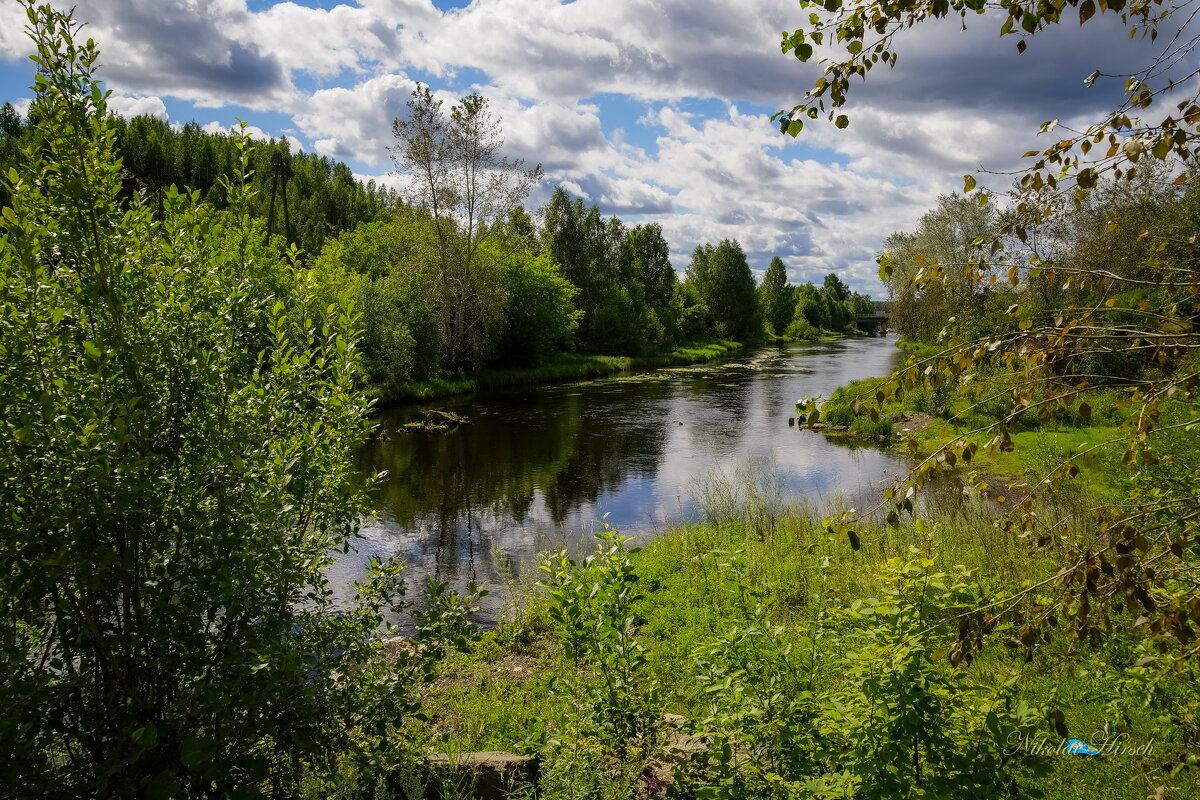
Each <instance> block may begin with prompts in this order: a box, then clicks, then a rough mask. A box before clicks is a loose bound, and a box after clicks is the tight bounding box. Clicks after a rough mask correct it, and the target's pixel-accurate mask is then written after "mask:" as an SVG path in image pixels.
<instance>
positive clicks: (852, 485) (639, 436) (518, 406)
mask: <svg viewBox="0 0 1200 800" xmlns="http://www.w3.org/2000/svg"><path fill="white" fill-rule="evenodd" d="M894 344H895V342H894V339H892V338H891V337H886V338H879V337H870V338H856V339H844V340H837V341H829V342H814V343H793V344H789V345H786V346H782V347H778V348H775V347H772V348H766V349H762V350H757V351H753V352H750V353H746V354H743V355H741V356H738V357H734V358H730V359H727V360H724V361H720V362H716V363H710V364H699V365H694V366H688V367H676V368H669V369H661V370H656V371H653V372H647V373H638V374H630V375H620V376H613V377H610V378H603V379H599V380H591V381H586V382H582V383H569V384H555V385H550V386H533V387H520V388H513V389H508V390H497V391H489V392H481V393H478V394H475V395H470V396H465V397H459V398H450V399H446V400H441V401H436V402H435V403H433V404H430V405H427V406H405V407H400V408H394V409H389V410H388V411H386V412H384V413H383V414H382V415H381V417H380V424H381V430H382V432H383V434H384V436H383V437H382V438H381V440H379V441H371V442H368V443H367V444H365V445H364V447H363V449H362V451H361V453H360V456H359V467H360V469H361V471H362V472H363V473H364V474H369V473H372V472H377V471H381V470H386V471H387V473H388V474H387V477H386V478H385V479H384V480H383V481H381V482H380V483H379V484H378V486H377V488H376V490H375V491H374V493H373V499H374V505H375V508H376V513H375V516H374V518H372V519H368V520H365V521H364V525H363V531H362V533H363V539H362V540H360V541H358V542H357V543H356V546H355V550H354V551H353V552H351V553H350V554H348V555H346V556H343V557H342V558H341V559H340V560H339V562H338V563H337V564H336V565H335V567H334V569H333V571H332V573H331V575H330V577H331V580H332V582H333V585H334V588H335V590H336V591H338V593H339V594H342V593H346V594H348V592H349V590H348V587H349V585H350V583H351V582H352V581H353V579H355V578H357V577H359V576H361V574H362V571H363V569H364V565H365V564H366V562H367V560H368V559H369V558H370V556H372V555H379V556H391V555H397V556H399V557H400V558H401V559H402V560H403V561H404V562H405V563H406V564H407V565H408V567H407V569H406V571H405V574H406V575H407V576H408V578H409V580H410V585H411V582H412V581H413V580H414V579H416V580H417V581H420V580H422V579H423V578H424V577H426V576H433V577H437V578H438V579H440V580H444V581H447V582H448V583H449V584H450V585H451V586H452V587H455V588H462V587H464V586H465V585H466V584H467V582H468V581H477V582H478V583H480V584H482V585H484V586H485V587H486V588H488V589H489V590H491V595H490V596H489V597H487V598H485V601H484V604H483V607H482V608H481V611H480V618H479V621H480V622H482V623H484V624H488V623H491V622H494V620H495V617H496V614H497V613H498V610H499V608H500V606H501V604H502V601H503V597H504V594H505V587H506V585H507V583H508V582H509V581H511V580H514V579H515V580H521V579H523V578H526V577H529V576H531V575H532V573H533V571H534V569H535V567H536V564H537V561H538V555H539V553H542V552H545V551H547V550H557V549H559V548H562V547H567V548H568V549H570V550H572V551H577V550H578V549H579V548H580V546H581V544H582V546H584V547H589V546H590V545H589V544H588V542H589V541H590V539H591V535H592V533H593V532H594V530H595V529H596V527H597V522H596V521H597V520H599V519H600V518H601V517H602V516H603V515H606V514H607V517H606V519H607V522H608V523H609V524H610V525H612V526H613V527H616V528H619V529H620V530H621V531H622V532H625V533H629V534H633V535H635V536H638V537H639V538H645V537H648V536H650V535H652V533H653V532H654V531H656V530H660V529H661V528H662V527H663V526H664V525H665V524H668V523H670V522H673V521H676V520H680V519H687V518H696V517H699V516H701V515H702V514H703V512H704V509H705V508H707V507H710V506H709V505H706V502H705V498H711V497H712V496H713V487H717V486H721V485H728V484H729V483H730V482H732V483H734V484H737V483H744V482H745V481H753V482H756V483H757V484H759V485H760V486H770V487H771V489H772V491H773V492H774V493H775V494H776V495H777V496H778V497H779V498H780V499H781V500H782V501H783V502H808V503H810V504H812V505H814V506H817V507H818V508H821V507H831V506H835V505H837V504H838V503H843V504H845V505H846V506H847V507H855V506H857V507H860V508H861V507H863V506H862V504H864V503H869V502H870V501H871V500H872V499H873V498H877V497H878V492H879V491H880V489H881V487H882V485H883V484H884V483H885V482H887V481H888V480H889V478H895V477H896V476H897V475H899V474H901V473H902V472H903V470H904V468H905V462H904V460H903V458H902V457H901V456H900V455H899V454H898V453H896V452H894V451H889V450H887V449H884V448H882V447H879V446H874V445H870V444H866V443H863V442H858V441H851V440H846V439H835V438H827V437H825V436H824V435H822V434H820V433H816V432H813V431H809V430H806V429H799V428H789V427H788V424H787V420H788V417H789V416H791V415H793V414H794V406H795V403H796V401H797V400H798V399H799V398H801V397H803V396H805V395H810V396H812V395H824V396H826V397H828V396H829V394H830V393H831V392H832V391H833V390H834V389H835V388H836V387H838V386H839V385H841V384H844V383H847V382H848V381H851V380H855V379H859V378H866V377H873V376H880V375H886V374H888V373H889V372H890V371H891V369H892V366H893V365H894V364H895V362H896V359H897V356H898V351H897V350H896V349H895V346H894ZM430 408H437V409H441V410H446V411H453V412H455V413H457V414H459V415H461V416H463V417H465V418H467V420H468V423H467V424H465V425H462V426H461V427H459V428H458V429H457V430H454V431H452V432H449V433H434V432H425V431H421V432H415V433H410V432H405V431H404V430H402V426H403V424H404V423H406V422H410V421H413V420H419V419H421V418H423V415H424V412H425V410H427V409H430ZM722 475H723V476H724V477H725V479H726V480H725V481H724V482H722V480H721V476H722ZM708 502H709V503H711V500H709V501H708Z"/></svg>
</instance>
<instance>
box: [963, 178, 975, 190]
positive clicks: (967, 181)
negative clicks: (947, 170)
mask: <svg viewBox="0 0 1200 800" xmlns="http://www.w3.org/2000/svg"><path fill="white" fill-rule="evenodd" d="M973 191H975V176H974V175H963V193H964V194H970V193H971V192H973Z"/></svg>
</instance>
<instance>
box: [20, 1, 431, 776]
mask: <svg viewBox="0 0 1200 800" xmlns="http://www.w3.org/2000/svg"><path fill="white" fill-rule="evenodd" d="M27 9H28V11H29V20H30V23H29V28H28V30H29V32H30V35H31V37H32V39H33V41H34V43H35V45H36V48H37V52H36V60H37V63H38V65H39V68H40V70H39V75H38V76H37V82H36V86H35V89H36V99H35V100H34V106H33V108H34V109H35V110H36V113H35V114H34V115H33V117H34V119H35V120H36V122H35V123H34V125H36V127H37V129H38V130H37V133H38V135H39V136H40V137H42V141H43V146H42V147H41V148H40V150H39V152H37V153H36V154H34V157H33V159H32V160H31V161H30V162H28V163H25V164H23V165H22V167H21V168H20V170H19V171H18V174H17V181H16V183H15V185H10V186H9V188H10V190H11V192H12V204H11V206H10V207H6V208H5V209H4V214H3V218H2V219H3V223H2V224H3V236H0V372H2V374H3V375H4V380H3V382H0V514H2V515H3V518H4V532H3V536H0V558H2V559H3V563H4V564H5V565H6V566H5V569H4V571H3V573H2V574H0V672H2V673H3V675H4V680H3V681H0V707H2V708H3V709H4V713H3V714H2V715H0V747H2V748H3V751H4V758H3V759H0V782H2V783H3V786H4V787H5V789H4V792H5V794H11V795H13V796H20V797H27V796H53V797H82V796H94V797H114V798H134V797H137V798H141V797H146V796H149V797H155V796H158V797H171V796H174V797H184V796H186V797H200V796H221V797H226V796H258V795H260V794H261V792H262V790H263V789H264V787H271V786H274V787H275V791H276V792H277V793H279V794H281V795H285V794H289V793H290V791H291V790H292V789H294V788H295V778H296V764H297V759H299V758H300V757H301V756H303V757H304V758H306V759H308V760H309V761H311V762H314V763H316V762H319V761H321V760H322V759H324V758H325V756H326V755H327V754H328V752H329V750H328V746H327V743H328V742H330V741H347V738H348V736H349V734H348V731H349V729H350V728H352V727H357V726H360V725H361V724H362V722H363V720H364V717H365V715H368V714H375V713H376V712H378V716H377V717H376V719H387V718H390V719H393V720H395V721H397V722H398V721H400V720H402V719H403V716H404V713H405V711H406V710H407V709H410V708H411V706H410V705H409V704H410V703H411V701H412V695H411V694H410V693H409V692H408V691H407V688H406V684H404V682H403V681H402V680H399V679H398V677H397V675H396V674H395V673H392V672H389V671H388V670H382V671H381V668H379V667H376V666H374V665H375V664H376V662H375V661H373V660H372V659H373V657H374V655H375V654H376V653H377V652H378V644H377V642H376V638H375V637H376V635H377V632H378V626H379V625H380V624H381V621H382V612H383V610H384V608H385V606H392V607H395V606H396V599H395V598H396V595H395V591H396V589H397V588H398V587H397V585H396V580H395V578H396V572H397V570H396V568H394V567H392V568H386V569H383V570H381V571H378V572H377V573H376V575H375V576H374V578H372V579H371V581H369V582H368V583H366V584H363V585H362V586H360V587H359V595H358V599H357V601H354V602H351V603H349V604H348V605H345V606H343V609H342V613H335V603H334V599H333V597H332V596H331V592H330V589H329V586H328V584H327V582H326V579H325V577H324V572H323V571H324V569H325V568H326V567H327V566H328V565H329V564H330V563H331V560H332V556H331V553H332V552H334V551H335V550H336V549H338V548H343V547H345V546H346V545H347V543H348V540H349V538H350V536H351V535H353V534H354V532H355V530H356V526H357V519H358V512H359V509H360V508H361V504H360V497H359V492H358V490H356V489H355V488H354V482H352V481H351V480H350V478H351V470H352V457H353V454H354V452H355V449H356V447H357V445H358V443H359V441H360V438H361V436H362V434H363V433H364V431H365V428H366V424H365V413H366V411H367V407H366V403H365V401H364V400H363V399H362V398H361V396H360V395H359V394H357V393H356V392H355V390H354V376H355V370H356V358H355V340H354V335H353V324H352V316H351V314H352V311H350V310H338V309H328V308H327V307H326V306H325V305H323V304H320V303H318V302H315V301H314V297H315V295H314V287H313V286H312V284H311V281H310V278H309V276H308V273H307V272H305V271H304V270H300V269H297V268H296V266H295V264H294V262H293V261H291V260H285V259H282V258H281V257H280V254H279V252H278V250H276V249H273V248H268V247H265V246H263V244H262V228H261V227H260V226H259V225H257V224H255V223H254V221H253V219H252V217H251V216H250V213H249V211H248V206H249V202H250V197H249V194H248V190H247V189H246V187H244V186H240V185H231V186H229V187H228V196H229V200H230V204H231V205H230V210H229V212H227V213H214V212H213V211H212V210H211V209H208V208H205V207H202V206H198V194H183V193H179V192H176V191H174V190H168V191H167V192H165V193H164V196H163V198H162V210H161V218H160V219H156V212H157V210H156V209H151V208H150V207H148V206H147V205H145V204H143V203H140V202H136V201H135V202H133V203H132V204H131V205H129V206H128V207H127V208H124V207H122V204H121V202H120V200H119V196H120V191H121V164H120V161H119V159H118V158H117V154H116V150H115V143H114V135H115V133H114V128H113V125H112V123H111V120H110V119H109V118H108V115H107V114H106V96H107V95H106V93H105V92H104V91H103V90H102V88H101V87H100V85H99V84H98V83H97V82H96V81H95V79H94V77H93V70H94V68H95V65H96V63H97V59H98V53H97V50H96V49H95V47H94V46H93V44H92V42H91V41H88V42H87V43H86V44H80V43H78V41H77V39H76V35H77V31H78V25H77V24H76V23H74V22H73V21H72V20H71V19H70V18H69V17H68V16H65V15H62V14H59V13H57V12H54V11H53V10H52V9H51V8H50V7H49V6H44V7H41V8H36V9H35V8H34V7H33V6H32V5H31V4H30V5H27ZM232 142H233V145H234V147H235V148H236V150H237V152H238V153H239V154H241V155H242V156H243V158H242V160H241V164H242V167H243V169H244V168H245V167H246V165H247V163H248V149H249V144H248V140H247V139H246V138H245V137H244V136H242V137H235V138H234V139H233V140H232ZM373 642H375V643H373ZM339 653H340V654H339ZM335 667H336V673H337V675H338V677H337V678H336V679H334V677H333V673H334V670H335ZM380 685H386V686H387V687H388V689H387V691H386V692H374V691H372V687H373V686H380ZM379 733H380V730H379V729H375V730H372V731H371V732H370V735H368V734H367V733H366V732H365V729H362V728H358V733H356V734H355V735H354V736H353V737H349V738H351V739H358V737H359V736H360V735H361V736H364V737H366V738H364V739H363V740H362V741H364V742H368V741H369V742H372V743H374V744H375V745H378V744H379V743H380V742H381V741H382V739H381V738H380V737H379ZM289 787H291V788H290V789H289Z"/></svg>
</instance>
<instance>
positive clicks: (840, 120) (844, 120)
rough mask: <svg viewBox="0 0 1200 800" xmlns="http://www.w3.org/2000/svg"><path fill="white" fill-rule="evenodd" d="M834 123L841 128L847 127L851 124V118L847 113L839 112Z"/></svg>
mask: <svg viewBox="0 0 1200 800" xmlns="http://www.w3.org/2000/svg"><path fill="white" fill-rule="evenodd" d="M833 124H834V125H836V126H837V127H839V128H845V127H847V126H848V125H849V124H850V118H849V117H847V116H846V115H845V114H838V116H837V119H835V120H834V121H833Z"/></svg>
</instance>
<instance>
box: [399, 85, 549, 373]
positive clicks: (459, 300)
mask: <svg viewBox="0 0 1200 800" xmlns="http://www.w3.org/2000/svg"><path fill="white" fill-rule="evenodd" d="M408 110H409V116H408V119H397V120H395V122H394V124H393V126H392V129H393V133H394V134H395V136H396V139H397V143H396V145H395V146H393V148H392V158H393V160H394V161H395V162H396V166H397V167H398V168H399V169H400V171H401V172H402V173H403V174H405V175H407V176H408V178H409V193H410V197H411V198H412V200H413V201H414V202H415V203H417V204H420V205H422V206H423V207H424V208H426V209H427V210H428V212H429V214H430V217H431V218H432V220H433V225H434V228H435V230H436V233H437V241H438V274H437V281H436V286H437V288H438V291H439V297H438V310H437V317H438V320H439V322H440V323H441V324H442V325H444V326H445V331H444V333H443V335H442V337H441V339H442V346H443V347H444V348H445V353H446V355H445V359H444V360H445V362H446V363H447V364H448V365H449V366H451V367H452V368H455V369H460V368H466V367H478V366H479V365H480V364H481V363H482V361H483V360H484V359H485V358H486V357H487V355H488V352H489V349H490V347H492V346H493V345H494V342H495V332H496V331H495V325H494V322H495V320H496V314H495V311H496V304H495V302H493V301H494V299H495V298H496V297H497V296H498V292H497V290H496V289H497V287H496V284H495V283H494V282H493V278H494V277H495V274H496V271H495V270H492V269H490V267H492V266H495V262H494V261H489V260H488V259H487V258H486V257H485V256H484V251H483V246H484V244H485V243H486V242H488V241H489V240H491V239H492V238H493V237H494V236H496V235H497V234H498V233H499V232H500V231H501V230H502V228H503V226H502V225H501V224H500V223H502V222H503V221H505V220H506V219H508V217H509V216H510V215H511V214H512V213H513V211H514V209H516V208H517V207H518V206H520V204H521V201H522V200H524V198H525V196H526V195H527V194H528V193H529V191H530V189H532V188H533V187H534V186H535V185H537V183H538V181H540V180H541V178H542V168H541V165H538V166H535V167H532V168H529V169H526V168H525V164H524V162H523V161H520V160H516V161H514V160H511V159H509V158H507V157H505V156H502V155H501V154H500V151H501V148H502V147H503V145H504V139H503V136H502V134H501V129H500V121H499V120H498V119H496V118H495V116H494V115H493V114H492V113H491V112H490V111H489V110H488V103H487V100H486V99H485V98H484V97H483V96H482V95H480V94H478V93H472V94H469V95H467V96H466V97H463V98H462V99H461V100H459V101H458V102H457V103H455V104H454V105H453V106H451V108H450V110H449V114H447V113H446V112H445V111H443V109H442V102H441V101H440V100H438V99H436V98H435V97H434V96H433V93H432V92H431V91H430V89H429V87H428V86H418V87H417V88H416V89H414V90H413V94H412V99H411V100H409V102H408Z"/></svg>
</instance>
